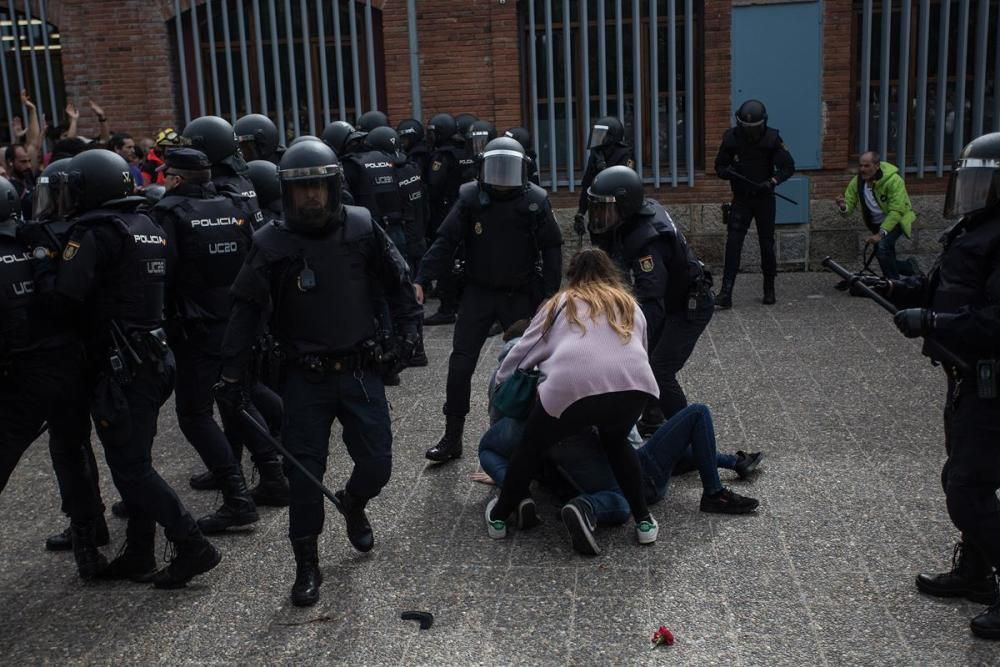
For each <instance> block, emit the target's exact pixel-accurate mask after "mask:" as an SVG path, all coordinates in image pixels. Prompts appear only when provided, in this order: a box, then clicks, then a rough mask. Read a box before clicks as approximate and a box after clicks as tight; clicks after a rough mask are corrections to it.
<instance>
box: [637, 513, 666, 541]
mask: <svg viewBox="0 0 1000 667" xmlns="http://www.w3.org/2000/svg"><path fill="white" fill-rule="evenodd" d="M659 532H660V526H659V525H658V524H657V523H656V519H654V518H653V515H652V514H650V515H649V519H648V520H644V521H640V522H639V523H637V524H635V535H636V537H638V538H639V544H652V543H653V542H655V541H656V536H657V535H658V534H659Z"/></svg>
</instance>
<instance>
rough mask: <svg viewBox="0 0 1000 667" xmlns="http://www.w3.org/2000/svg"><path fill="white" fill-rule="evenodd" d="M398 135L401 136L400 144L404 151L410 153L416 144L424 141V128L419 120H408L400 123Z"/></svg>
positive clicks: (397, 129) (397, 130)
mask: <svg viewBox="0 0 1000 667" xmlns="http://www.w3.org/2000/svg"><path fill="white" fill-rule="evenodd" d="M396 133H397V134H399V143H400V145H401V146H402V147H403V150H404V151H406V152H407V153H409V152H410V151H411V150H412V149H413V147H414V146H415V145H416V144H418V143H420V142H421V141H422V140H423V138H424V126H423V124H422V123H421V122H420V121H419V120H416V119H414V118H407V119H405V120H401V121H399V125H397V126H396Z"/></svg>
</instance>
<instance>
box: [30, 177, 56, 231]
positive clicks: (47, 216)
mask: <svg viewBox="0 0 1000 667" xmlns="http://www.w3.org/2000/svg"><path fill="white" fill-rule="evenodd" d="M60 176H61V174H54V175H52V176H39V177H38V183H37V185H36V186H35V189H34V191H33V192H32V193H31V219H32V220H38V221H45V220H59V219H61V218H62V217H63V216H61V215H60V210H59V204H60V200H59V194H60V193H59V181H60V178H59V177H60Z"/></svg>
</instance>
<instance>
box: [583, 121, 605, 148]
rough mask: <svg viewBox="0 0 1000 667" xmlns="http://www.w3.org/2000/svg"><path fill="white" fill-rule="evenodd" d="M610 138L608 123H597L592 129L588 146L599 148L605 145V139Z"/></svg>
mask: <svg viewBox="0 0 1000 667" xmlns="http://www.w3.org/2000/svg"><path fill="white" fill-rule="evenodd" d="M607 138H608V126H607V125H595V126H594V127H593V128H592V129H591V130H590V141H588V142H587V148H598V147H600V146H603V145H604V140H605V139H607Z"/></svg>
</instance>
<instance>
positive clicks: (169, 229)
mask: <svg viewBox="0 0 1000 667" xmlns="http://www.w3.org/2000/svg"><path fill="white" fill-rule="evenodd" d="M211 166H212V165H211V163H210V162H209V161H208V158H207V157H206V156H205V154H204V153H202V152H201V151H198V150H195V149H193V148H177V149H174V150H171V151H168V152H167V155H166V161H165V163H164V165H163V167H162V169H163V170H164V172H165V173H166V176H167V180H166V184H165V187H166V188H167V195H166V196H165V197H164V198H163V199H161V200H160V201H159V203H157V204H156V206H155V207H153V209H152V210H151V212H150V215H151V217H152V218H153V220H154V221H155V222H157V223H158V224H159V225H160V226H161V227H163V230H164V232H166V238H167V248H168V254H167V279H168V285H169V287H168V290H167V312H168V316H169V320H170V326H169V327H168V331H169V333H170V347H171V349H172V350H173V351H174V355H175V358H176V361H177V380H176V387H175V394H174V398H175V405H176V409H177V424H178V426H179V427H180V429H181V432H182V433H183V434H184V437H185V438H187V440H188V442H190V443H191V445H192V446H193V447H194V448H195V450H196V451H197V452H198V454H199V456H201V459H202V461H204V463H205V465H206V466H207V467H208V469H209V471H211V473H212V475H213V477H214V478H215V481H216V484H217V485H218V487H219V488H220V489H221V490H222V498H223V504H222V506H221V507H220V508H219V509H218V510H216V511H215V512H214V513H213V514H211V515H208V516H205V517H202V518H201V519H199V520H198V525H199V526H200V527H201V531H202V532H203V533H206V534H211V533H220V532H223V531H225V530H226V529H227V528H229V527H232V526H246V525H249V524H252V523H256V521H257V519H258V516H257V507H256V505H255V504H254V501H253V499H252V498H251V497H250V493H249V491H248V490H247V486H246V480H244V478H243V471H242V469H241V468H240V464H239V461H238V460H237V459H236V457H235V456H233V450H232V446H231V445H230V443H229V440H228V439H227V438H226V436H225V434H224V433H223V432H222V429H221V428H219V425H218V423H216V421H215V419H214V418H213V415H212V413H213V408H214V398H213V396H212V386H213V385H214V384H215V382H216V381H217V380H218V377H219V372H220V367H221V365H222V358H221V356H220V354H221V347H222V336H223V334H224V333H225V329H226V323H227V322H228V321H229V311H230V309H231V307H232V299H231V297H230V296H229V287H230V285H232V282H233V280H234V279H235V278H236V274H237V273H238V272H239V270H240V267H241V266H242V265H243V259H244V258H245V257H246V255H247V252H248V251H249V248H250V237H251V234H252V232H251V230H250V224H249V222H248V221H247V220H246V218H245V217H244V216H243V213H242V212H241V211H240V210H239V209H238V208H236V206H235V205H234V204H233V202H232V201H231V200H230V199H228V198H226V197H223V196H221V195H219V194H218V193H216V191H215V187H214V186H213V185H212V182H211V178H212V172H211ZM220 412H221V416H222V418H223V420H224V421H228V420H231V419H233V417H232V416H231V415H228V414H226V412H225V411H220ZM227 430H232V428H229V429H227Z"/></svg>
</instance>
